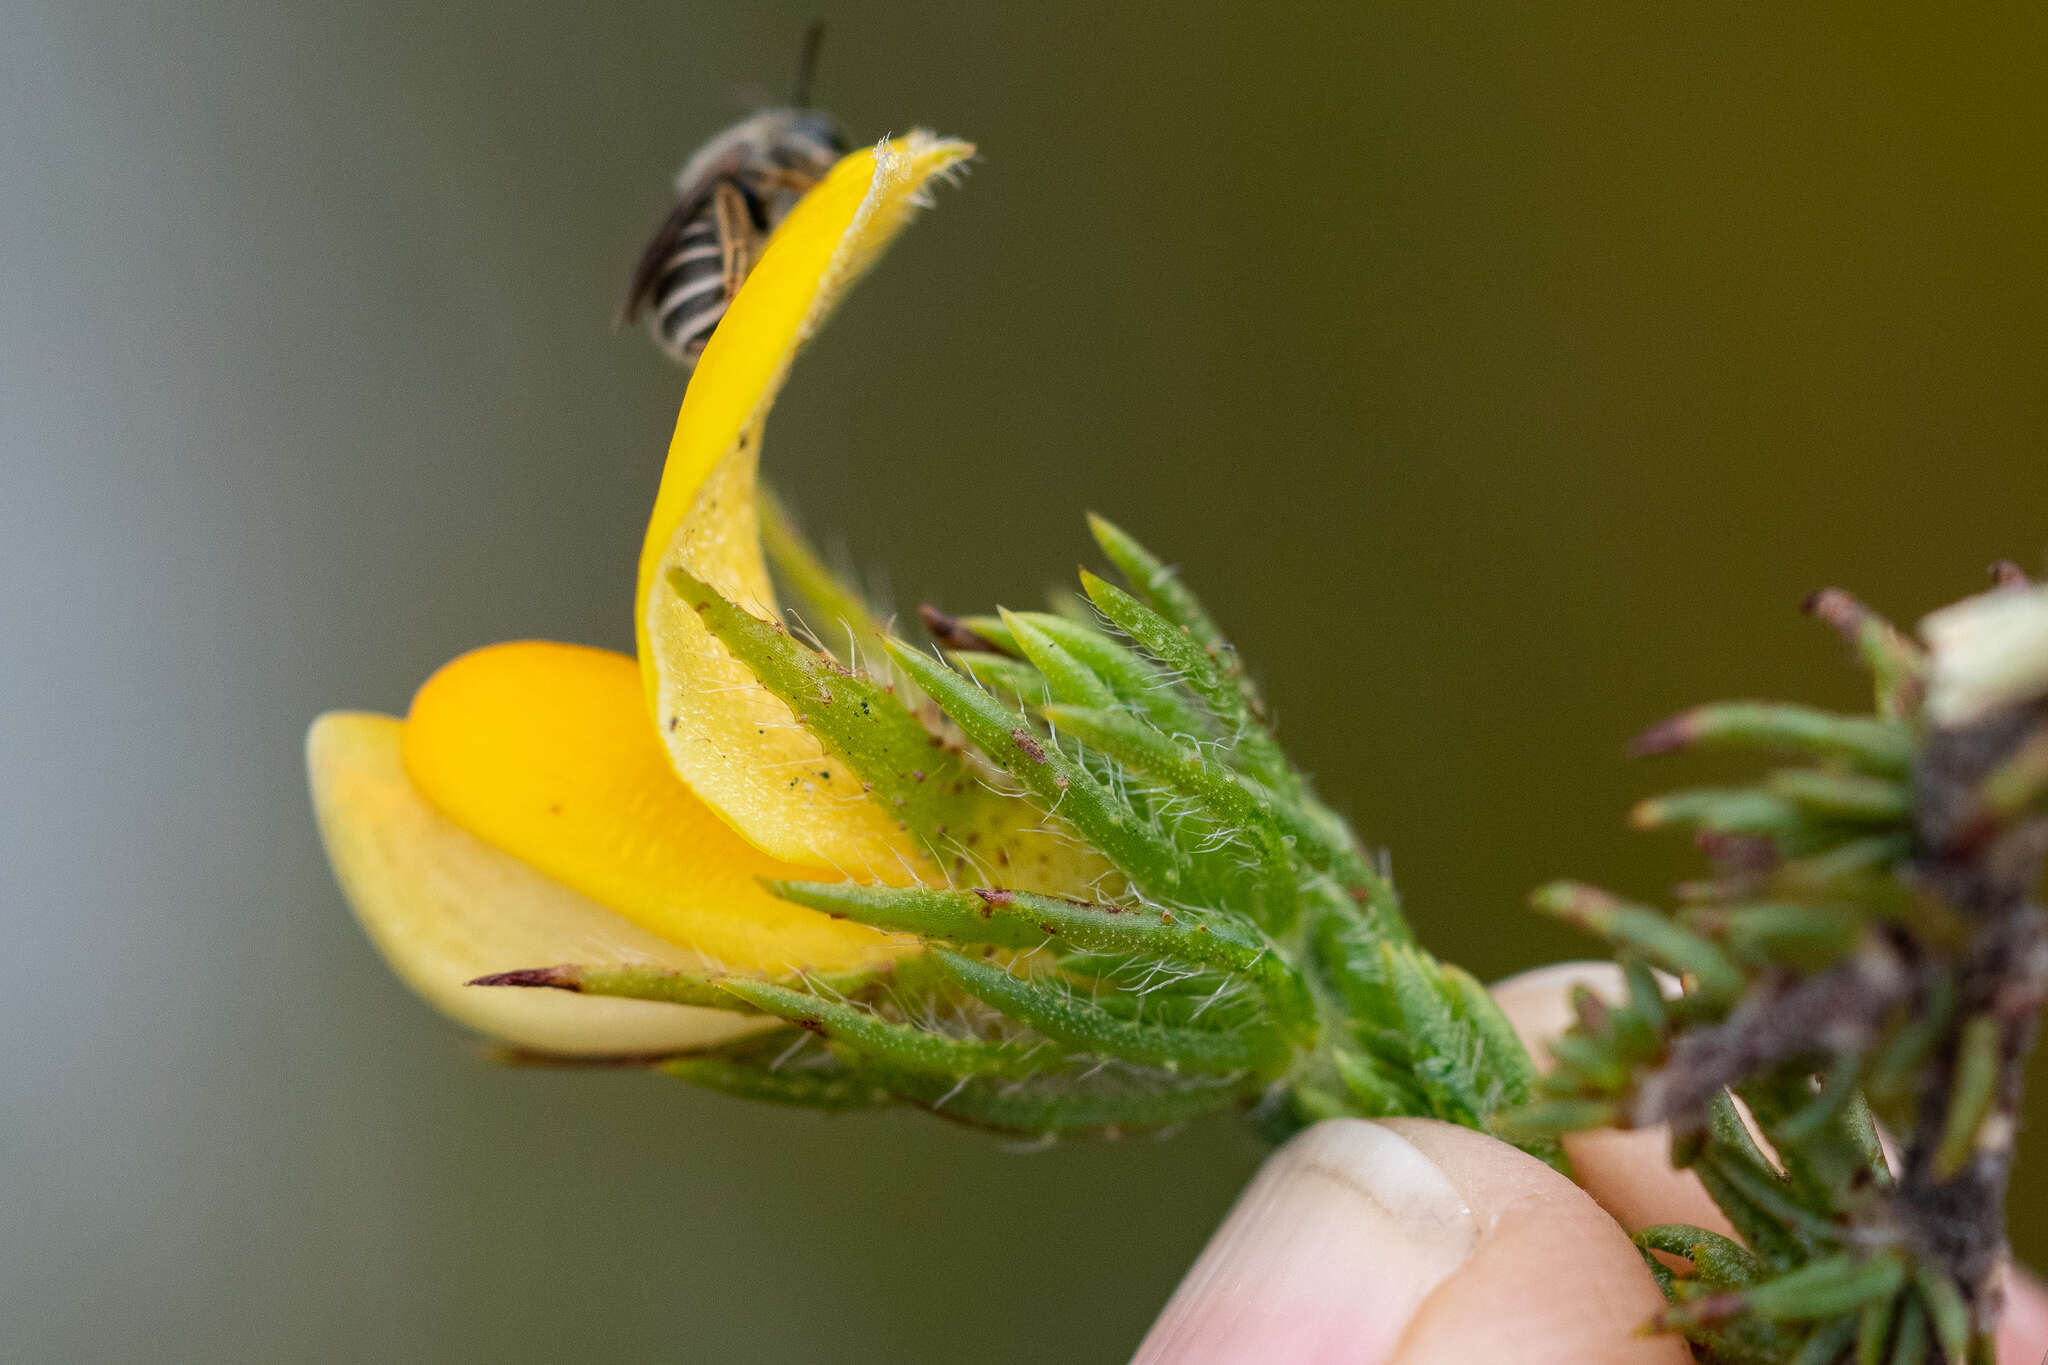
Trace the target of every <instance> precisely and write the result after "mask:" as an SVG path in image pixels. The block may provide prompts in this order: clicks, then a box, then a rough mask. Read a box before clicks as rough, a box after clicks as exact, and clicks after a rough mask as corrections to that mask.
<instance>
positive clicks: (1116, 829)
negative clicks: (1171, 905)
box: [885, 640, 1188, 899]
mask: <svg viewBox="0 0 2048 1365" xmlns="http://www.w3.org/2000/svg"><path fill="white" fill-rule="evenodd" d="M885 646H886V648H887V649H888V650H889V653H890V656H891V657H892V658H894V659H895V660H896V663H897V666H898V667H900V668H901V669H903V671H904V672H905V673H907V674H909V676H910V679H911V681H912V682H914V683H915V684H916V685H917V686H918V687H919V688H920V689H922V690H923V692H924V693H925V694H926V695H927V696H929V697H930V698H931V699H932V700H933V701H935V702H937V703H938V705H939V709H940V710H942V711H944V712H945V713H946V715H947V717H948V718H949V719H951V720H952V722H953V723H954V724H955V725H958V726H959V727H960V729H961V730H962V731H963V732H965V734H966V735H967V738H968V739H969V740H971V741H973V743H974V744H975V745H976V747H978V748H979V749H980V750H981V751H982V752H983V753H985V754H987V755H988V757H989V758H990V759H991V760H992V761H994V763H995V764H996V766H997V767H999V768H1001V769H1003V771H1005V772H1007V773H1009V774H1010V775H1011V776H1012V777H1014V778H1015V779H1016V780H1017V781H1018V782H1019V783H1020V784H1021V785H1022V786H1023V787H1024V790H1025V791H1026V792H1028V793H1029V794H1030V795H1031V798H1032V799H1033V801H1035V802H1036V803H1037V804H1038V806H1039V807H1040V808H1041V809H1042V810H1044V811H1046V812H1048V813H1049V814H1057V815H1058V817H1059V818H1060V819H1062V820H1065V821H1066V822H1067V823H1068V824H1070V825H1072V826H1073V827H1074V828H1075V829H1076V830H1078V831H1079V832H1080V834H1081V836H1082V837H1083V838H1084V839H1086V840H1087V841H1088V842H1089V843H1090V844H1092V845H1093V846H1094V847H1095V848H1096V849H1098V850H1100V851H1101V852H1102V853H1103V854H1104V855H1105V856H1106V857H1108V858H1109V860H1110V861H1111V862H1113V863H1115V864H1116V865H1117V867H1118V868H1119V869H1120V870H1121V871H1122V872H1123V874H1124V875H1125V876H1126V877H1128V878H1130V880H1131V882H1132V883H1133V884H1134V885H1137V886H1139V887H1142V888H1144V889H1145V890H1146V891H1148V892H1150V893H1152V894H1153V895H1155V896H1159V897H1160V898H1162V899H1173V898H1174V897H1175V896H1176V895H1177V894H1178V893H1179V891H1180V890H1181V887H1182V884H1183V883H1184V881H1185V880H1186V878H1187V873H1188V868H1187V861H1186V859H1185V858H1184V857H1183V856H1182V854H1181V853H1180V851H1179V850H1178V849H1176V848H1175V847H1174V846H1173V845H1172V844H1171V843H1170V842H1168V841H1167V840H1166V839H1164V838H1163V837H1161V836H1160V835H1159V834H1158V833H1157V831H1155V830H1153V829H1152V828H1151V826H1150V825H1149V824H1148V823H1146V822H1144V821H1142V820H1141V819H1140V818H1139V816H1138V814H1137V812H1135V811H1134V810H1132V809H1131V807H1130V805H1129V804H1128V803H1127V802H1125V801H1123V800H1122V799H1121V798H1119V797H1118V796H1117V795H1116V794H1115V793H1114V792H1112V791H1111V790H1110V789H1109V788H1107V787H1105V786H1104V785H1103V784H1102V783H1101V782H1099V781H1097V780H1096V778H1095V776H1094V775H1093V774H1092V773H1090V772H1089V771H1088V770H1087V769H1086V768H1084V767H1082V766H1081V765H1080V764H1079V763H1076V762H1075V761H1074V760H1073V759H1072V758H1070V757H1068V756H1067V755H1066V754H1064V753H1062V752H1061V751H1060V749H1059V746H1058V744H1057V743H1055V742H1054V741H1052V740H1050V739H1048V738H1043V737H1041V736H1039V735H1037V734H1035V733H1034V732H1033V731H1032V729H1031V724H1030V721H1029V720H1028V719H1027V718H1026V717H1025V716H1024V715H1023V714H1022V713H1021V712H1017V711H1013V710H1011V709H1010V708H1009V707H1007V706H1005V705H1003V703H1002V702H1000V701H999V700H997V699H996V698H995V697H993V696H991V695H989V694H988V693H987V692H984V691H983V690H982V689H981V688H979V687H976V686H975V685H974V684H973V683H971V682H969V681H968V680H967V679H965V678H963V677H961V676H960V675H959V674H958V673H955V672H954V671H953V670H952V669H950V668H947V667H946V666H945V665H944V664H941V663H940V662H938V661H937V660H936V659H932V658H929V657H928V656H926V655H924V654H922V653H920V652H919V651H917V650H915V649H912V648H910V647H909V646H908V645H905V644H903V643H902V642H901V641H898V640H889V641H886V642H885Z"/></svg>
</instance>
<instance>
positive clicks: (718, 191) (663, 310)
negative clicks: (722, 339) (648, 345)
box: [641, 183, 759, 365]
mask: <svg viewBox="0 0 2048 1365" xmlns="http://www.w3.org/2000/svg"><path fill="white" fill-rule="evenodd" d="M758 232H759V229H758V228H756V227H755V225H754V222H753V215H752V214H751V213H750V212H749V211H748V205H747V202H746V198H745V196H744V195H743V194H742V193H741V192H740V191H739V190H738V189H737V188H736V187H735V186H733V185H731V184H730V183H725V184H720V185H718V186H716V187H714V188H713V190H712V193H711V195H710V197H709V198H708V199H706V201H705V202H704V204H703V205H702V207H701V208H699V209H698V211H697V212H696V213H694V214H692V215H690V216H689V217H688V218H687V219H686V220H685V221H684V222H683V223H682V224H681V225H680V227H679V229H678V230H677V232H676V233H675V237H674V242H673V245H672V246H671V247H670V249H669V251H668V252H667V254H665V255H664V256H663V257H661V259H660V260H659V261H658V262H656V263H654V268H653V271H652V272H651V273H652V279H651V280H649V282H648V284H647V286H646V292H645V293H644V294H642V295H641V300H642V303H643V306H644V309H645V312H646V316H647V319H648V326H649V330H650V331H651V332H652V333H653V335H654V340H655V342H656V343H657V344H658V345H659V346H660V347H661V348H662V349H663V350H664V351H667V352H668V353H669V355H671V356H672V357H674V358H675V359H676V360H678V361H680V362H681V363H683V364H685V365H694V364H695V363H696V361H697V357H698V356H700V355H702V354H703V352H704V343H705V342H707V341H709V340H710V339H711V332H712V329H713V328H715V327H717V326H718V322H719V319H721V318H723V317H724V316H725V309H726V305H727V304H729V303H731V302H732V296H733V294H734V293H735V292H737V291H738V289H739V286H740V281H741V280H743V279H745V278H746V274H747V267H748V263H749V258H750V257H751V256H752V254H753V252H752V245H753V241H754V239H755V237H756V235H757V234H758Z"/></svg>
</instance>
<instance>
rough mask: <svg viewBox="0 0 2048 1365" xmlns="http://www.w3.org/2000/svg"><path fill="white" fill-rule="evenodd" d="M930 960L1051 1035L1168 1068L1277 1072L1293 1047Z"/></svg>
mask: <svg viewBox="0 0 2048 1365" xmlns="http://www.w3.org/2000/svg"><path fill="white" fill-rule="evenodd" d="M932 960H933V962H934V963H936V964H937V965H938V967H939V969H940V970H941V971H943V972H944V973H945V974H946V975H947V976H948V977H950V978H951V979H952V980H953V981H954V982H955V983H956V984H957V985H959V986H960V988H961V989H963V990H965V991H966V992H968V993H969V994H970V995H973V996H974V997H976V998H977V999H979V1000H980V1001H982V1003H984V1004H986V1005H988V1006H989V1007H991V1008H992V1009H995V1010H997V1011H998V1012H1000V1013H1002V1014H1005V1015H1008V1016H1009V1017H1010V1018H1012V1019H1015V1020H1017V1021H1018V1022H1019V1023H1021V1024H1024V1025H1027V1026H1028V1027H1030V1028H1032V1029H1035V1030H1036V1031H1038V1032H1039V1033H1042V1034H1044V1035H1045V1036H1046V1037H1048V1038H1052V1039H1055V1040H1056V1041H1058V1042H1060V1043H1063V1044H1065V1045H1066V1046H1068V1047H1071V1048H1078V1049H1082V1050H1085V1051H1088V1052H1093V1053H1097V1054H1099V1055H1102V1056H1108V1057H1119V1058H1122V1059H1123V1060H1124V1061H1127V1062H1135V1063H1138V1064H1140V1065H1145V1066H1156V1067H1160V1068H1162V1069H1164V1070H1168V1071H1201V1072H1212V1073H1216V1074H1230V1073H1233V1072H1238V1071H1248V1070H1249V1071H1260V1072H1263V1073H1265V1074H1266V1075H1268V1076H1271V1075H1274V1074H1277V1072H1278V1070H1279V1068H1280V1067H1281V1066H1282V1065H1283V1064H1284V1063H1285V1061H1286V1057H1287V1047H1286V1045H1285V1044H1284V1043H1283V1042H1282V1041H1281V1039H1280V1036H1279V1035H1278V1034H1277V1033H1275V1032H1273V1031H1272V1030H1270V1029H1264V1028H1250V1029H1236V1030H1232V1031H1228V1032H1212V1031H1210V1030H1206V1029H1194V1028H1173V1027H1168V1026H1165V1025H1160V1024H1134V1023H1129V1022H1127V1021H1125V1020H1122V1019H1119V1018H1117V1017H1116V1016H1115V1015H1112V1014H1109V1013H1107V1012H1105V1011H1103V1010H1102V1009H1100V1008H1098V1007H1096V1006H1094V1005H1092V1004H1090V1003H1089V1002H1087V1001H1085V1000H1082V999H1079V998H1077V997H1076V996H1075V995H1074V994H1073V993H1072V992H1071V991H1070V990H1066V989H1063V988H1061V987H1060V986H1059V985H1057V984H1047V983H1041V982H1035V981H1027V980H1024V979H1022V978H1019V977H1017V976H1015V975H1013V974H1011V973H1010V972H1008V971H1005V970H1004V969H1003V968H1001V967H995V966H989V965H987V964H985V963H980V962H975V961H973V960H972V959H969V958H965V957H962V956H960V955H959V954H957V953H949V952H945V951H943V950H938V949H935V950H933V952H932Z"/></svg>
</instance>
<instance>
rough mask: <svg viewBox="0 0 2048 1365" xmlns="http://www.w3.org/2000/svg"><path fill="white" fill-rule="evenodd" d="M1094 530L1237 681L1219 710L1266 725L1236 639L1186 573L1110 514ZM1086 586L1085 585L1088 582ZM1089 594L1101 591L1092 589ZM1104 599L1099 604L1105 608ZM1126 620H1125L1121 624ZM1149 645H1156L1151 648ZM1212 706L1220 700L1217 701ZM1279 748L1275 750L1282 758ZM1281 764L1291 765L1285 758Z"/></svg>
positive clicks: (1123, 568) (1160, 608)
mask: <svg viewBox="0 0 2048 1365" xmlns="http://www.w3.org/2000/svg"><path fill="white" fill-rule="evenodd" d="M1088 529H1089V531H1090V532H1091V533H1093V535H1094V536H1095V543H1096V544H1097V545H1100V546H1101V547H1102V552H1103V553H1104V554H1105V555H1108V556H1109V561H1110V563H1112V564H1114V565H1116V567H1117V571H1118V572H1119V573H1121V574H1123V576H1124V578H1125V580H1126V581H1127V582H1129V583H1130V585H1131V587H1132V588H1133V589H1134V590H1136V592H1137V594H1138V596H1139V597H1141V598H1143V599H1144V600H1145V601H1146V602H1147V603H1149V604H1150V605H1151V606H1152V608H1153V609H1154V610H1155V611H1157V612H1158V613H1159V614H1160V615H1161V616H1162V617H1164V618H1165V619H1166V620H1168V621H1170V622H1171V623H1172V624H1173V625H1174V626H1175V627H1177V628H1178V629H1179V630H1180V631H1181V632H1183V633H1184V634H1185V635H1186V637H1187V638H1188V639H1189V640H1190V641H1192V642H1193V643H1194V645H1195V647H1196V648H1197V649H1199V650H1200V651H1201V653H1202V655H1203V656H1204V657H1205V658H1207V659H1208V660H1210V662H1211V664H1212V666H1213V669H1214V671H1215V672H1216V674H1217V675H1218V676H1220V677H1221V678H1222V679H1223V680H1225V681H1227V682H1228V683H1229V684H1230V685H1231V690H1232V692H1233V693H1234V694H1235V698H1236V700H1235V701H1234V702H1233V703H1231V704H1229V705H1227V706H1219V707H1218V709H1219V710H1220V711H1223V712H1224V714H1226V715H1227V714H1230V713H1232V712H1238V713H1241V714H1242V715H1244V716H1245V717H1246V718H1247V719H1249V720H1251V721H1252V722H1254V723H1255V724H1257V725H1259V726H1260V727H1263V726H1264V725H1265V723H1266V704H1265V700H1264V699H1263V698H1262V697H1260V695H1259V689H1258V684H1256V683H1255V682H1253V681H1252V678H1251V675H1250V674H1248V673H1247V672H1245V670H1244V666H1243V664H1242V663H1241V662H1240V661H1239V659H1238V655H1237V646H1235V645H1233V644H1231V643H1230V641H1229V639H1227V638H1226V637H1225V636H1224V634H1223V631H1222V629H1221V628H1220V627H1218V626H1217V624H1216V622H1215V620H1214V619H1213V618H1211V617H1210V615H1209V611H1208V608H1206V607H1204V606H1203V605H1202V602H1201V599H1200V598H1198V597H1196V596H1195V594H1194V593H1193V592H1192V591H1191V590H1190V589H1189V588H1188V586H1187V585H1186V584H1185V583H1183V582H1181V580H1180V576H1179V575H1178V574H1176V573H1175V572H1174V571H1173V570H1172V569H1170V568H1168V567H1167V566H1166V565H1165V564H1164V563H1163V562H1161V560H1160V559H1159V558H1158V556H1156V555H1154V554H1153V553H1152V552H1151V551H1150V550H1148V549H1146V548H1145V547H1144V546H1143V545H1140V544H1139V543H1138V542H1137V541H1136V540H1134V539H1132V538H1131V536H1130V535H1129V534H1128V533H1126V532H1125V531H1124V530H1123V529H1122V528H1121V527H1118V526H1116V525H1115V524H1114V523H1112V522H1110V521H1109V520H1107V519H1106V518H1103V517H1099V516H1096V515H1095V514H1093V513H1090V514H1089V516H1088ZM1084 586H1085V583H1084ZM1088 595H1089V597H1090V598H1093V597H1094V596H1095V594H1094V593H1093V592H1089V594H1088ZM1101 605H1102V604H1101V602H1099V601H1098V602H1096V606H1097V607H1100V606H1101ZM1119 624H1121V623H1119ZM1146 647H1147V648H1148V649H1149V648H1151V646H1150V645H1147V646H1146ZM1212 704H1214V703H1213V702H1212ZM1278 753H1279V750H1278V746H1277V745H1276V746H1274V754H1275V755H1276V756H1278ZM1280 762H1281V764H1282V765H1283V766H1284V765H1285V763H1286V760H1285V758H1284V757H1283V758H1280Z"/></svg>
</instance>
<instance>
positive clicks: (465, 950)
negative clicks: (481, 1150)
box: [306, 711, 760, 1055]
mask: <svg viewBox="0 0 2048 1365" xmlns="http://www.w3.org/2000/svg"><path fill="white" fill-rule="evenodd" d="M399 732H400V723H399V722H398V721H397V720H396V719H395V718H393V717H391V716H380V715H372V714H368V713H363V712H341V711H337V712H330V713H329V714H327V715H324V716H322V717H320V718H319V719H318V720H316V721H314V722H313V727H312V729H311V730H310V731H309V732H308V734H307V736H306V767H307V771H308V773H309V774H310V776H311V779H312V787H313V808H314V811H315V814H316V815H317V816H318V819H319V824H320V833H321V837H322V838H323V839H324V840H325V841H326V844H327V854H328V857H329V858H330V859H331V860H332V862H333V864H334V871H335V875H336V877H337V878H338V879H339V880H340V882H341V886H342V890H343V891H344V892H345V893H346V894H347V896H348V900H349V903H350V905H352V906H353V907H354V909H355V913H356V918H357V919H358V920H360V921H361V923H362V926H363V928H364V929H365V930H366V931H368V933H369V935H370V939H371V941H372V942H373V943H375V944H376V945H377V948H378V950H379V951H380V952H381V953H382V954H383V955H384V958H385V960H386V961H387V962H389V963H390V964H391V967H392V969H393V970H394V971H396V972H397V973H398V975H399V976H400V978H402V979H403V980H404V981H405V983H406V984H407V985H409V986H411V987H412V988H413V990H415V991H417V992H418V993H419V994H420V995H421V996H422V997H423V998H425V999H426V1000H427V1001H428V1002H429V1003H430V1004H432V1005H434V1006H435V1007H436V1008H438V1009H440V1010H441V1011H442V1012H443V1013H444V1014H447V1015H448V1016H450V1017H451V1018H453V1019H455V1020H456V1021H457V1022H459V1023H462V1024H466V1025H468V1026H469V1027H470V1028H473V1029H476V1030H477V1031H479V1032H481V1033H485V1034H488V1035H490V1036H491V1037H493V1038H496V1039H499V1040H500V1041H503V1042H507V1043H511V1044H514V1045H516V1046H519V1047H526V1048H534V1049H538V1050H540V1051H544V1052H553V1053H563V1054H571V1055H606V1054H633V1053H649V1052H674V1051H683V1050H687V1049H690V1048H699V1047H705V1046H709V1045H711V1044H714V1043H718V1042H723V1041H725V1040H728V1039H731V1038H734V1037H737V1036H740V1035H742V1034H744V1033H748V1032H751V1031H754V1030H755V1029H757V1028H759V1027H760V1024H759V1021H756V1020H750V1019H747V1018H744V1017H742V1016H739V1015H733V1014H726V1013H724V1012H722V1011H718V1010H705V1009H692V1008H689V1007H686V1006H681V1005H661V1004H652V1003H649V1002H646V1001H639V1000H609V999H600V998H597V997H594V996H581V995H569V994H566V993H563V992H560V991H550V990H519V989H503V988H495V989H494V988H487V987H472V986H465V985H464V984H463V983H464V982H466V981H469V980H470V979H472V978H474V977H477V976H481V975H484V974H485V973H489V972H501V971H512V970H516V969H518V968H522V967H536V966H549V965H552V964H555V963H560V962H632V963H654V964H659V965H662V966H668V967H674V968H678V969H682V970H691V971H701V970H703V968H704V966H705V963H704V960H703V959H702V958H701V957H700V956H699V955H698V954H696V953H692V952H690V951H688V950H687V949H684V948H681V947H678V946H676V945H675V944H673V943H670V942H668V941H666V940H665V939H662V938H660V937H659V936H657V935H655V934H652V933H649V932H648V931H647V930H645V929H642V928H640V927H639V926H638V925H635V924H633V923H631V922H630V921H628V920H627V919H625V918H624V917H623V916H621V915H619V914H617V913H615V912H613V911H611V910H607V909H606V908H605V907H603V906H601V905H599V904H597V903H596V902H595V901H592V900H590V899H589V898H587V897H585V896H581V895H578V894H577V893H576V892H574V891H571V890H570V889H569V888H568V887H566V886H563V885H562V884H561V883H560V882H557V881H554V880H552V879H550V878H548V877H546V876H543V875H542V874H541V873H539V872H536V871H535V870H534V869H533V868H531V867H528V866H527V865H526V864H524V863H522V862H520V861H519V860H518V859H516V858H514V857H512V856H511V855H509V854H507V853H505V852H503V851H502V850H499V849H497V848H493V847H492V846H491V845H489V844H487V843H485V842H484V841H483V840H481V839H478V838H477V837H476V836H474V835H472V834H469V833H467V832H465V831H464V830H462V829H460V828H458V827H457V826H456V825H455V824H454V823H453V822H452V821H450V820H449V819H448V818H447V817H446V816H444V815H442V814H441V813H440V812H439V811H437V810H435V809H434V808H433V807H432V806H431V805H429V804H428V803H427V802H426V801H425V800H424V799H422V798H421V797H420V795H419V794H418V793H417V792H416V791H414V790H413V787H412V783H411V782H410V781H409V780H408V779H407V777H406V775H405V769H404V764H403V762H402V760H401V758H400V755H399Z"/></svg>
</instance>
